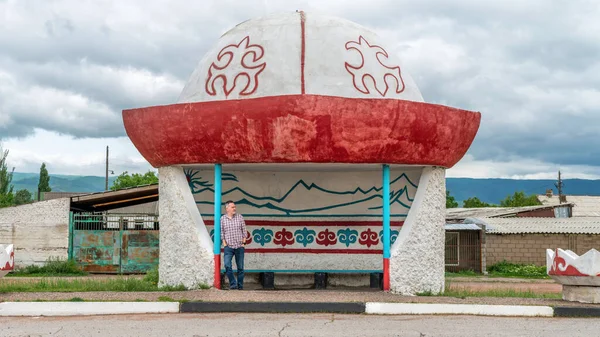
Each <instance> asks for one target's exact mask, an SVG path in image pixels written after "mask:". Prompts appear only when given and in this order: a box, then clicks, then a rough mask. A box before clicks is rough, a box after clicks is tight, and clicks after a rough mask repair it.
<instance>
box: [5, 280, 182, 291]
mask: <svg viewBox="0 0 600 337" xmlns="http://www.w3.org/2000/svg"><path fill="white" fill-rule="evenodd" d="M184 290H187V289H186V288H185V287H184V286H183V285H179V286H175V287H170V286H168V287H160V288H159V287H158V286H157V285H155V284H152V283H150V282H147V281H145V280H140V279H136V278H115V279H108V280H86V279H75V280H45V279H41V280H39V281H36V282H10V283H0V293H10V292H88V291H121V292H131V291H141V292H146V291H184Z"/></svg>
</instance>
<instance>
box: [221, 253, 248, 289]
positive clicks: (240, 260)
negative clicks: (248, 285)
mask: <svg viewBox="0 0 600 337" xmlns="http://www.w3.org/2000/svg"><path fill="white" fill-rule="evenodd" d="M224 255H225V256H224V257H225V273H226V274H227V278H228V279H229V289H236V288H237V289H244V247H240V248H235V249H234V248H231V247H228V246H225V254H224ZM233 256H235V266H236V267H237V281H236V280H235V277H234V276H233V269H232V268H231V259H232V258H233Z"/></svg>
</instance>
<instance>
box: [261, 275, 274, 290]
mask: <svg viewBox="0 0 600 337" xmlns="http://www.w3.org/2000/svg"><path fill="white" fill-rule="evenodd" d="M258 280H259V281H260V285H261V286H262V287H263V289H275V273H260V274H258Z"/></svg>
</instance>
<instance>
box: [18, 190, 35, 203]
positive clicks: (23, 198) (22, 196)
mask: <svg viewBox="0 0 600 337" xmlns="http://www.w3.org/2000/svg"><path fill="white" fill-rule="evenodd" d="M14 201H15V205H23V204H28V203H30V202H32V201H33V200H31V192H29V191H28V190H25V189H23V190H18V191H17V193H15V200H14Z"/></svg>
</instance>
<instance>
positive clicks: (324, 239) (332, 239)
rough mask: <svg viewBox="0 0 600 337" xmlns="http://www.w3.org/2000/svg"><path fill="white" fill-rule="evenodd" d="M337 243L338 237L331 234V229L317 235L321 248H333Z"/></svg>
mask: <svg viewBox="0 0 600 337" xmlns="http://www.w3.org/2000/svg"><path fill="white" fill-rule="evenodd" d="M336 243H337V237H336V235H335V233H334V232H330V231H329V229H325V230H324V231H322V232H319V235H317V244H319V245H321V246H326V247H327V246H329V245H331V246H333V245H335V244H336Z"/></svg>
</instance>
